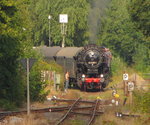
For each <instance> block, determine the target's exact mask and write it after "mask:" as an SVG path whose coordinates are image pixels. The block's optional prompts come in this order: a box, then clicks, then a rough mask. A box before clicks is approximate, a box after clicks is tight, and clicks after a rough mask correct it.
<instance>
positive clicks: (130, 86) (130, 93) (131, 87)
mask: <svg viewBox="0 0 150 125" xmlns="http://www.w3.org/2000/svg"><path fill="white" fill-rule="evenodd" d="M133 90H134V82H132V81H129V82H128V92H129V102H130V104H132V102H133V101H132V92H133Z"/></svg>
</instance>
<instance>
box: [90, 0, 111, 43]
mask: <svg viewBox="0 0 150 125" xmlns="http://www.w3.org/2000/svg"><path fill="white" fill-rule="evenodd" d="M109 2H110V0H92V3H91V9H90V11H89V17H88V26H89V32H90V38H89V42H90V43H96V42H97V35H98V33H99V31H100V29H101V26H100V25H101V18H102V16H103V15H104V12H105V8H106V7H107V5H108V3H109Z"/></svg>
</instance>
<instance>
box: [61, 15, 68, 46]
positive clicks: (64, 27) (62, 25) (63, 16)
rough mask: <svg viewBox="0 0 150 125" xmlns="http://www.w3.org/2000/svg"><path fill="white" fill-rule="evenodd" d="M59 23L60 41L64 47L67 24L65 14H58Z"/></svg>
mask: <svg viewBox="0 0 150 125" xmlns="http://www.w3.org/2000/svg"><path fill="white" fill-rule="evenodd" d="M59 23H61V34H62V36H63V40H62V47H65V36H66V32H67V25H65V24H67V23H68V15H67V14H60V15H59Z"/></svg>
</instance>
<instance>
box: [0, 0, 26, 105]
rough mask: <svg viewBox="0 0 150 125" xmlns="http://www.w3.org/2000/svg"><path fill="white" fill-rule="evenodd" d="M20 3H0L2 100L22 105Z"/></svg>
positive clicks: (5, 1)
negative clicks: (19, 60)
mask: <svg viewBox="0 0 150 125" xmlns="http://www.w3.org/2000/svg"><path fill="white" fill-rule="evenodd" d="M18 4H19V2H18V1H13V0H1V1H0V29H1V30H0V99H1V100H6V101H8V103H9V102H10V103H9V104H12V105H20V104H21V103H22V101H23V99H24V91H23V82H22V81H21V77H20V74H19V62H18V59H19V57H20V54H21V50H20V47H21V44H20V41H19V40H20V38H21V36H20V33H19V32H20V31H19V29H20V26H21V22H20V19H19V17H18V10H19V8H18V7H17V5H18Z"/></svg>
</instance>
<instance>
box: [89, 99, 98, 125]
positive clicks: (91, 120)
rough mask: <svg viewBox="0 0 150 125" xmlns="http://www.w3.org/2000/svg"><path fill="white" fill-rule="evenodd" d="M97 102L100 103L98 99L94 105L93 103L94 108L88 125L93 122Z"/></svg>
mask: <svg viewBox="0 0 150 125" xmlns="http://www.w3.org/2000/svg"><path fill="white" fill-rule="evenodd" d="M99 101H100V100H99V99H97V100H96V103H95V106H94V110H93V114H92V117H91V119H90V121H89V123H88V125H91V124H92V122H93V120H94V118H95V115H96V110H97V106H98V103H99Z"/></svg>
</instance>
